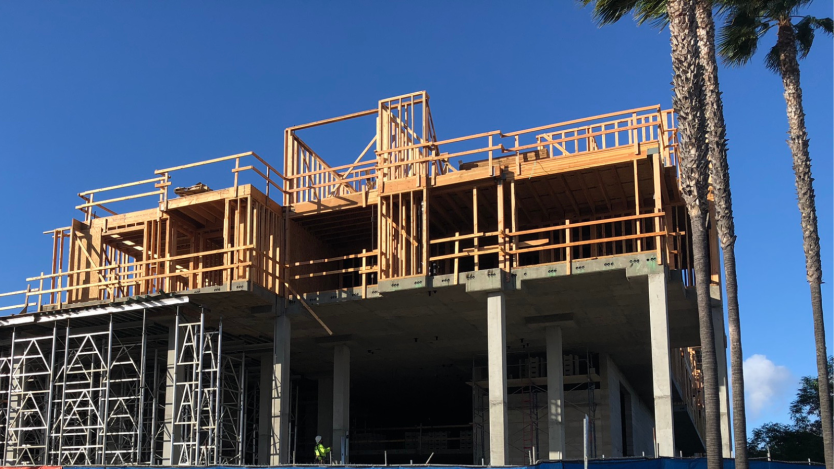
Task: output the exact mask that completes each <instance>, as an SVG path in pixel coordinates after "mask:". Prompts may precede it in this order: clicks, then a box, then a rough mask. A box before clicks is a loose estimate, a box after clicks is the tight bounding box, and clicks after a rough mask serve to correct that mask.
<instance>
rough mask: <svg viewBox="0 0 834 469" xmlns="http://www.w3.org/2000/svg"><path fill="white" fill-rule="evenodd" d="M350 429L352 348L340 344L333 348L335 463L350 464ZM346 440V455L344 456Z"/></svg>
mask: <svg viewBox="0 0 834 469" xmlns="http://www.w3.org/2000/svg"><path fill="white" fill-rule="evenodd" d="M349 429H350V348H348V346H347V345H344V344H339V345H336V346H335V347H334V348H333V446H332V448H333V449H332V453H333V462H334V463H335V462H337V461H338V462H342V463H344V464H347V463H348V462H349V459H348V458H349V456H350V451H349V443H350V442H349V439H348V436H349V433H348V431H349ZM342 439H344V445H345V446H344V447H345V454H342Z"/></svg>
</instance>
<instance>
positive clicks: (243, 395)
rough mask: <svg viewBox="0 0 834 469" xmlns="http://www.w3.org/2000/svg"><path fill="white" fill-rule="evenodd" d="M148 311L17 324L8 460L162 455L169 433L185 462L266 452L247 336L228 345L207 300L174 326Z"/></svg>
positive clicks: (129, 460)
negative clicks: (195, 316)
mask: <svg viewBox="0 0 834 469" xmlns="http://www.w3.org/2000/svg"><path fill="white" fill-rule="evenodd" d="M139 311H140V312H141V316H139V315H138V313H137V314H134V315H132V316H128V317H124V316H123V317H119V318H116V317H115V316H113V315H111V316H109V317H104V318H101V319H97V320H75V319H68V320H66V321H65V322H61V323H60V324H59V323H58V321H55V322H53V323H52V324H50V328H51V334H44V333H43V330H44V329H43V327H42V326H37V327H26V328H22V327H21V328H17V329H11V338H10V340H9V339H6V340H5V341H3V343H2V345H0V458H2V465H4V466H14V465H20V466H43V465H60V466H79V465H80V466H93V465H102V466H108V465H114V466H117V465H147V464H150V465H155V464H161V463H163V461H164V459H163V453H164V448H165V447H166V445H167V444H170V445H172V447H173V448H175V449H177V450H179V451H177V453H175V454H177V457H176V459H175V460H174V461H172V463H173V464H175V465H177V464H179V465H208V464H223V465H243V464H244V463H245V462H246V461H249V462H250V463H251V462H254V461H255V458H256V456H257V420H258V412H259V408H258V406H257V403H258V393H259V390H258V387H257V386H254V385H251V384H249V383H256V382H257V379H258V376H257V369H258V367H257V366H251V364H249V363H247V359H248V360H249V361H254V362H255V363H257V359H255V358H251V357H247V355H246V353H245V352H244V350H247V346H246V345H245V344H243V343H242V342H241V341H237V342H231V344H232V345H234V346H238V349H239V351H233V352H232V353H228V352H226V351H225V350H224V349H223V347H224V342H223V338H224V334H223V325H222V320H221V321H220V323H219V324H218V325H217V327H215V328H209V327H207V326H206V314H205V312H203V311H202V310H201V311H200V315H199V321H198V322H187V320H186V319H185V316H184V315H181V314H180V311H179V310H177V315H176V319H174V323H173V324H172V325H171V326H166V325H165V324H164V321H163V323H162V324H158V323H154V322H153V321H150V322H149V321H148V319H147V313H146V311H145V310H144V309H142V310H139ZM172 316H173V315H172ZM172 319H173V318H172ZM171 328H173V330H171ZM166 331H169V334H165V332H166ZM7 337H8V336H7ZM168 340H172V341H174V342H172V344H170V347H171V348H172V351H173V352H174V357H171V358H173V359H174V361H173V362H172V363H168V359H166V350H167V348H168V347H169V344H168ZM174 344H176V345H174ZM240 345H243V346H242V347H241V346H240ZM166 368H167V371H169V372H173V373H167V374H166ZM247 381H249V383H247ZM169 387H172V388H174V389H175V390H176V392H174V393H173V396H166V389H167V388H169ZM172 398H173V400H171V399H172ZM166 409H168V411H169V412H170V414H169V415H174V417H175V418H174V420H173V422H166V418H165V415H166ZM169 418H170V417H169ZM166 423H167V424H169V425H170V424H171V423H173V425H174V427H176V431H174V432H173V435H172V437H173V438H167V439H166V433H167V432H166Z"/></svg>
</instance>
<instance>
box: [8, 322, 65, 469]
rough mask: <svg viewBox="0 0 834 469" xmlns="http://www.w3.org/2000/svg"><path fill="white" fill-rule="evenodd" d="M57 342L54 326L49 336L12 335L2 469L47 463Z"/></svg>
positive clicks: (56, 327) (15, 332)
mask: <svg viewBox="0 0 834 469" xmlns="http://www.w3.org/2000/svg"><path fill="white" fill-rule="evenodd" d="M57 341H58V326H57V324H56V325H55V326H54V327H53V329H52V334H51V335H48V336H41V337H19V336H18V334H17V331H15V330H13V331H12V343H11V352H10V356H11V362H12V370H11V379H9V388H8V389H9V391H8V397H9V400H8V402H7V403H6V405H7V407H6V415H7V416H8V422H9V423H8V425H7V428H6V438H5V440H6V448H5V452H4V453H5V456H4V462H3V464H4V465H17V466H27V465H46V464H48V463H49V461H48V457H47V455H48V454H49V443H50V441H49V440H50V437H49V432H50V424H49V423H50V422H51V421H52V406H51V405H50V403H51V402H52V392H53V387H52V382H53V371H54V370H55V355H56V353H55V351H56V346H57Z"/></svg>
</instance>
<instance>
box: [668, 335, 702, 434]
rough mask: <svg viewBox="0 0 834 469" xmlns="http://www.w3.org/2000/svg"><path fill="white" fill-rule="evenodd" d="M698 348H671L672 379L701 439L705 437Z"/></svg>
mask: <svg viewBox="0 0 834 469" xmlns="http://www.w3.org/2000/svg"><path fill="white" fill-rule="evenodd" d="M698 348H699V347H690V348H679V349H672V354H671V358H672V379H673V381H674V382H675V383H677V386H678V390H679V391H680V393H681V399H682V400H683V403H684V405H685V406H686V411H687V413H689V416H690V417H691V418H692V423H693V424H694V425H695V428H696V429H697V431H698V434H699V435H701V438H702V439H703V438H705V434H704V431H705V429H706V414H705V412H704V381H703V376H702V374H701V370H700V368H699V367H698V365H697V361H696V354H697V350H698Z"/></svg>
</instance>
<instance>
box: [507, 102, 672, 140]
mask: <svg viewBox="0 0 834 469" xmlns="http://www.w3.org/2000/svg"><path fill="white" fill-rule="evenodd" d="M644 111H657V112H660V105H659V104H656V105H653V106H644V107H638V108H634V109H626V110H625V111H618V112H609V113H607V114H599V115H596V116H591V117H583V118H581V119H573V120H569V121H564V122H557V123H555V124H551V125H541V126H538V127H532V128H529V129H523V130H516V131H514V132H509V133H505V134H502V135H503V136H504V137H515V136H517V135H523V134H529V133H532V132H541V131H542V130H547V129H552V128H554V127H563V126H566V125H573V124H579V123H582V122H592V121H597V120H600V119H607V118H609V117H613V116H622V115H625V114H631V113H636V112H644Z"/></svg>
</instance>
